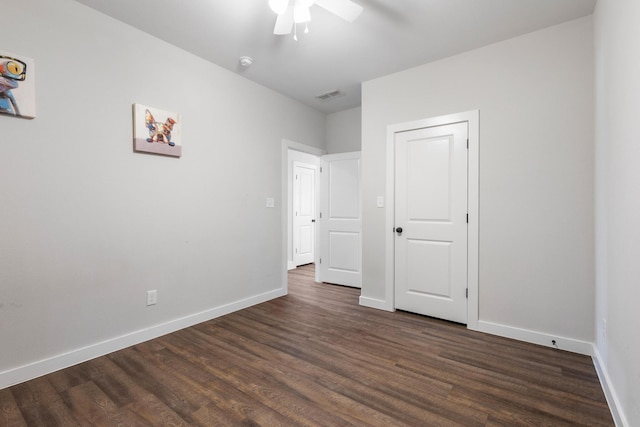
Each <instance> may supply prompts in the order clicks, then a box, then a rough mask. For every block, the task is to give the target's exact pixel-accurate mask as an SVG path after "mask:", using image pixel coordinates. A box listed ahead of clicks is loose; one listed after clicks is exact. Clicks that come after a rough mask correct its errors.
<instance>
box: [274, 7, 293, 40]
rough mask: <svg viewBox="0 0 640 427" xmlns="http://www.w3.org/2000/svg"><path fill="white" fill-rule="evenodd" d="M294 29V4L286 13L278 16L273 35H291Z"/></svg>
mask: <svg viewBox="0 0 640 427" xmlns="http://www.w3.org/2000/svg"><path fill="white" fill-rule="evenodd" d="M292 29H293V3H291V4H289V6H288V7H287V10H285V11H284V13H281V14H280V15H278V18H277V19H276V26H275V27H274V28H273V34H277V35H279V36H282V35H285V34H291V30H292Z"/></svg>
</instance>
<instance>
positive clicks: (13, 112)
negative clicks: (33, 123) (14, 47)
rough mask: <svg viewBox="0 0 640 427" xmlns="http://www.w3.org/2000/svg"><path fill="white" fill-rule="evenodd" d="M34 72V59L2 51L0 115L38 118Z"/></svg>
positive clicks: (0, 63) (0, 61) (0, 59)
mask: <svg viewBox="0 0 640 427" xmlns="http://www.w3.org/2000/svg"><path fill="white" fill-rule="evenodd" d="M34 72H35V70H34V65H33V59H30V58H26V57H24V56H22V55H16V54H12V53H9V52H4V51H0V114H4V115H8V116H15V117H24V118H27V119H33V118H34V117H35V116H36V91H35V77H34Z"/></svg>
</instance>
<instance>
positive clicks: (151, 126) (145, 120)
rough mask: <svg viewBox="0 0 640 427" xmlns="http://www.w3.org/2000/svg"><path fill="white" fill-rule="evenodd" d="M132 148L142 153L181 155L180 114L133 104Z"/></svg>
mask: <svg viewBox="0 0 640 427" xmlns="http://www.w3.org/2000/svg"><path fill="white" fill-rule="evenodd" d="M133 148H134V150H135V151H138V152H143V153H154V154H162V155H165V156H174V157H180V156H181V155H182V119H181V118H180V114H178V113H171V112H169V111H164V110H160V109H158V108H152V107H147V106H145V105H142V104H133Z"/></svg>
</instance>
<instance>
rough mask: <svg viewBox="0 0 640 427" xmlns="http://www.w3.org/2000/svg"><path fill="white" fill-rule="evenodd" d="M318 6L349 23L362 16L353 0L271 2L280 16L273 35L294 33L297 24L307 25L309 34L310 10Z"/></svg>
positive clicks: (273, 0)
mask: <svg viewBox="0 0 640 427" xmlns="http://www.w3.org/2000/svg"><path fill="white" fill-rule="evenodd" d="M314 4H315V5H318V6H320V7H322V8H324V9H326V10H327V11H329V12H331V13H333V14H334V15H336V16H338V17H340V18H342V19H344V20H345V21H347V22H353V21H355V19H356V18H357V17H358V16H360V13H361V12H362V6H360V5H357V4H355V3H354V2H352V1H351V0H269V6H270V7H271V9H272V10H273V11H274V12H275V13H277V14H278V18H277V19H276V26H275V28H274V29H273V34H277V35H285V34H291V31H293V32H294V37H293V38H294V39H296V40H297V39H298V38H297V35H296V25H295V24H302V23H303V24H305V33H307V32H309V27H308V23H309V21H311V14H310V12H309V8H310V7H311V6H313V5H314Z"/></svg>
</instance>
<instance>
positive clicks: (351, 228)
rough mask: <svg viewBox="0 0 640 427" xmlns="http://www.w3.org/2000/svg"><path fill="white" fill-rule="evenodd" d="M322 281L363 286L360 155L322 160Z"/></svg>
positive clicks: (347, 154) (320, 224) (345, 155)
mask: <svg viewBox="0 0 640 427" xmlns="http://www.w3.org/2000/svg"><path fill="white" fill-rule="evenodd" d="M321 165H322V166H321V169H320V214H319V215H320V218H318V224H319V230H318V236H319V242H318V243H319V254H320V257H319V261H318V262H319V265H317V266H316V268H317V269H318V271H319V273H320V274H319V280H320V281H321V282H327V283H335V284H339V285H346V286H353V287H358V288H359V287H361V286H362V221H361V203H360V152H353V153H342V154H330V155H326V156H322V157H321Z"/></svg>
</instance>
